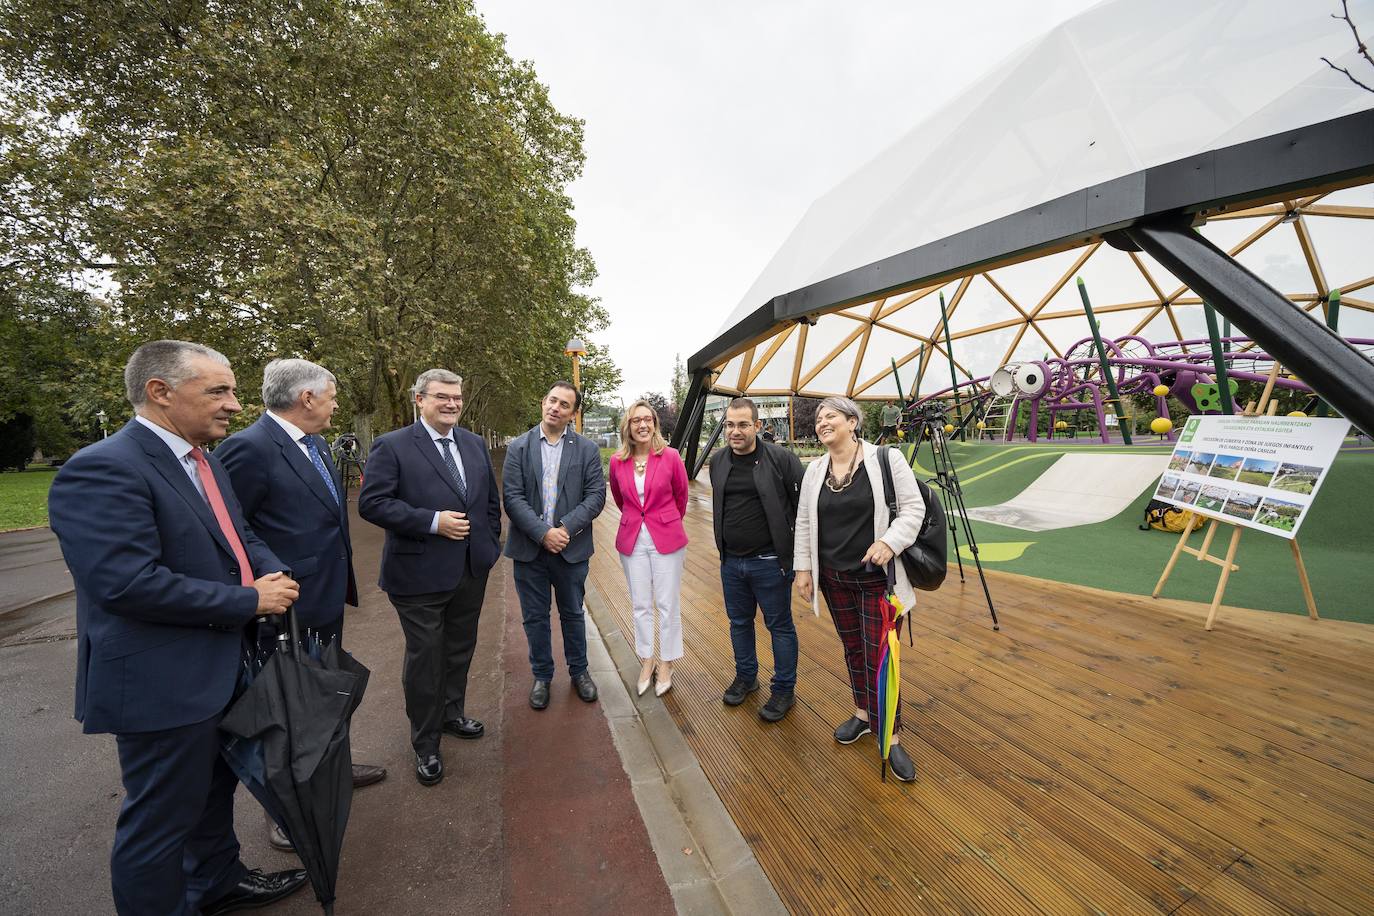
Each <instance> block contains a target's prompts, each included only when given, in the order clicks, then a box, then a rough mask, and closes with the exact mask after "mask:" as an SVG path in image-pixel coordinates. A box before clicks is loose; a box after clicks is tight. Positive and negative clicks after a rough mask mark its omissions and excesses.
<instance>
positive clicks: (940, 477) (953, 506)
mask: <svg viewBox="0 0 1374 916" xmlns="http://www.w3.org/2000/svg"><path fill="white" fill-rule="evenodd" d="M913 425H914V426H915V427H916V432H917V437H916V448H915V449H914V450H913V452H912V461H913V463H914V462H915V459H916V457H917V456H918V455H919V454H920V452H921V443H922V442H924V441H926V440H929V441H930V449H931V452H932V455H933V458H934V462H933V463H934V465H935V476H934V477H932V478H931V479H930V480H929V481H928V483H931V484H934V485H935V486H936V487H938V488H939V490H940V502H941V504H943V505H944V507H945V519H946V520H947V522H948V524H949V533H950V534H952V535H953V536H954V558H955V560H957V561H958V563H959V581H960V582H964V581H965V579H964V559H963V557H962V556H961V555H960V553H959V525H960V524H961V523H962V524H963V526H964V539H965V541H966V542H967V543H968V549H969V553H970V554H972V555H973V564H974V566H975V567H976V568H977V570H978V581H979V582H981V583H982V585H983V596H984V597H985V598H986V599H987V602H988V613H989V614H991V615H992V628H993V629H994V630H1000V629H1001V628H1002V627H1001V624H1000V623H998V621H997V608H995V607H993V604H992V592H991V591H989V590H988V577H987V576H986V575H984V574H983V564H982V562H981V561H980V560H979V559H978V540H977V538H975V537H974V536H973V525H972V524H970V523H969V518H968V507H967V506H965V505H964V491H963V489H962V488H961V487H960V486H959V475H958V473H957V472H956V471H955V470H954V459H953V458H952V457H950V454H949V440H948V439H946V438H945V417H944V415H943V414H926V415H925V416H921V417H918V418H917V420H916V422H915V423H914V424H913Z"/></svg>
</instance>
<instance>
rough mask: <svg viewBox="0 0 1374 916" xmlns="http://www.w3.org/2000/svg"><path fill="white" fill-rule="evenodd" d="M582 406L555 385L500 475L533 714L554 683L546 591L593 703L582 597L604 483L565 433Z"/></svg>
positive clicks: (590, 457) (566, 652)
mask: <svg viewBox="0 0 1374 916" xmlns="http://www.w3.org/2000/svg"><path fill="white" fill-rule="evenodd" d="M581 404H582V394H581V392H579V391H578V390H577V389H576V388H574V387H573V386H572V385H571V384H570V383H568V382H563V381H559V382H554V383H553V387H552V388H550V389H549V393H548V394H546V395H545V396H544V400H543V402H542V404H541V405H540V410H541V412H542V414H543V421H542V422H541V423H540V424H539V425H538V426H536V427H535V428H534V429H532V430H530V431H529V432H527V433H525V434H524V435H522V436H520V437H518V438H517V439H515V441H513V442H512V443H511V444H510V447H509V448H508V449H507V450H506V463H505V466H504V469H503V472H502V476H503V480H502V483H501V493H502V502H503V503H504V504H505V507H506V515H507V516H509V517H510V521H511V532H510V537H509V539H507V541H506V556H508V557H510V558H511V559H512V560H514V561H515V587H516V590H517V591H518V592H519V594H520V614H521V617H522V619H523V621H524V625H525V639H526V641H527V642H528V643H529V647H530V669H531V670H532V671H533V673H534V686H533V687H532V688H531V689H530V706H532V707H533V708H535V709H544V708H545V707H547V706H548V705H549V683H550V682H551V681H552V680H553V641H552V631H551V626H550V621H549V617H550V609H549V595H550V591H551V590H552V593H553V597H554V599H555V600H556V603H557V604H558V622H559V625H560V627H561V628H562V631H563V656H564V659H565V660H566V661H567V664H568V674H569V675H571V676H572V683H573V687H574V688H575V689H576V690H577V695H578V696H579V697H581V698H582V699H583V700H585V701H586V702H588V703H591V702H594V701H595V700H596V684H595V683H593V681H592V677H591V675H590V674H588V673H587V630H586V621H585V619H584V618H583V611H582V596H583V593H584V589H585V586H586V582H587V561H588V559H589V558H590V557H591V555H592V546H593V545H592V522H593V521H594V520H595V519H596V517H597V516H598V515H600V514H601V510H602V508H603V507H604V506H605V505H606V477H605V475H604V474H603V473H602V472H601V452H600V450H599V449H598V448H597V447H596V443H594V442H592V441H591V440H590V439H587V438H585V437H583V436H579V435H578V434H577V433H575V432H573V431H572V429H571V428H569V424H570V423H571V421H572V418H573V417H574V416H575V415H576V413H577V408H578V407H580V406H581Z"/></svg>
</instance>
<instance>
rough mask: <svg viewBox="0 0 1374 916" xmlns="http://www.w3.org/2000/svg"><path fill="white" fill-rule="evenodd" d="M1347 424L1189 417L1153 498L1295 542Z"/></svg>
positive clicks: (1297, 419) (1309, 419)
mask: <svg viewBox="0 0 1374 916" xmlns="http://www.w3.org/2000/svg"><path fill="white" fill-rule="evenodd" d="M1349 429H1350V424H1349V423H1348V422H1347V421H1345V420H1340V419H1331V418H1320V417H1241V416H1205V417H1189V418H1188V422H1187V423H1185V424H1184V426H1183V429H1182V430H1181V431H1180V433H1179V437H1178V442H1177V444H1175V446H1174V453H1173V455H1172V456H1171V457H1170V459H1169V467H1168V469H1167V470H1166V471H1165V472H1164V476H1163V477H1161V478H1160V481H1159V487H1158V488H1157V489H1156V490H1155V499H1158V500H1162V501H1163V502H1167V503H1171V504H1173V505H1175V506H1179V507H1180V508H1184V509H1192V510H1194V511H1195V512H1197V513H1199V514H1200V515H1204V516H1206V517H1208V518H1215V519H1220V520H1221V521H1223V522H1231V523H1232V524H1236V525H1243V526H1245V527H1246V528H1254V529H1256V530H1259V531H1264V532H1268V533H1269V534H1277V535H1279V536H1280V537H1285V538H1289V539H1292V538H1294V537H1296V536H1297V534H1298V528H1299V527H1301V526H1302V520H1303V518H1304V517H1305V516H1306V515H1307V510H1308V508H1309V507H1310V506H1311V505H1312V500H1313V499H1314V498H1316V495H1317V490H1318V489H1319V488H1320V487H1321V483H1322V480H1323V479H1324V478H1325V477H1326V472H1327V470H1328V469H1329V468H1330V467H1331V462H1333V461H1335V460H1336V453H1337V452H1338V451H1339V450H1340V447H1341V440H1342V439H1344V438H1345V435H1346V433H1347V432H1348V431H1349Z"/></svg>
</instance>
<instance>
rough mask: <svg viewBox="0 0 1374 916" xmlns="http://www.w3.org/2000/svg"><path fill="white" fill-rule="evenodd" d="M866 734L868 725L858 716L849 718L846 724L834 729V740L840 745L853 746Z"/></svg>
mask: <svg viewBox="0 0 1374 916" xmlns="http://www.w3.org/2000/svg"><path fill="white" fill-rule="evenodd" d="M866 734H868V723H867V722H865V721H864V720H863V719H860V718H859V717H858V716H850V717H849V720H848V721H847V722H845V723H844V724H843V725H841V726H840V727H839V728H837V729H835V740H836V741H838V742H840V743H841V744H853V743H854V742H855V741H858V740H859V739H860V738H862V737H863V736H864V735H866Z"/></svg>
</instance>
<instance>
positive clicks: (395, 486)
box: [358, 369, 501, 786]
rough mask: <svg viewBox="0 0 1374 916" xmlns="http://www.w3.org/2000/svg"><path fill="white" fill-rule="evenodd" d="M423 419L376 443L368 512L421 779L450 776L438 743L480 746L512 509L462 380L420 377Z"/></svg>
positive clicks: (444, 374) (365, 495)
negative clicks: (491, 576) (479, 652)
mask: <svg viewBox="0 0 1374 916" xmlns="http://www.w3.org/2000/svg"><path fill="white" fill-rule="evenodd" d="M412 392H413V394H414V396H415V404H416V407H417V408H418V409H419V412H420V419H419V420H418V421H417V422H416V423H415V424H414V425H412V426H408V427H406V428H404V429H398V430H396V431H395V432H391V433H387V434H386V435H385V436H381V437H379V438H378V439H377V440H376V441H375V442H373V443H372V452H371V454H370V455H369V456H368V459H367V473H366V475H365V476H364V479H363V488H362V492H360V493H359V494H358V514H359V515H360V516H362V517H363V518H365V519H367V520H368V521H369V522H371V523H372V524H374V525H377V526H378V527H380V528H385V529H386V547H385V548H384V550H383V552H382V575H381V583H380V584H381V588H382V590H383V591H384V592H386V593H387V596H388V597H389V598H390V599H391V603H392V604H393V605H394V606H395V608H396V615H397V616H398V617H399V618H400V620H401V629H402V630H403V631H404V632H405V640H406V655H405V667H404V668H403V669H402V673H401V684H402V686H403V687H404V689H405V697H406V716H407V717H408V718H409V719H410V741H411V746H412V747H413V748H414V750H415V778H416V779H417V780H419V782H420V784H421V785H425V786H432V785H435V784H437V783H438V782H439V781H440V780H441V779H443V778H444V762H443V758H442V756H440V752H439V739H440V737H441V736H442V735H443V734H444V733H445V732H446V733H448V734H450V735H454V736H455V737H458V738H480V737H481V736H482V734H483V732H484V730H485V729H484V728H483V726H482V723H481V722H479V721H478V720H476V719H474V718H471V717H469V716H468V715H467V708H466V698H467V683H468V667H469V666H470V665H471V663H472V653H473V650H474V649H475V648H476V646H477V621H478V618H479V616H480V614H481V612H482V599H483V597H484V596H485V594H486V588H487V573H488V572H490V571H491V568H492V566H494V565H495V564H496V561H497V559H499V557H500V547H499V542H500V539H501V501H500V496H499V494H498V493H497V492H496V475H495V472H494V471H493V470H492V466H491V456H490V455H489V454H488V453H487V446H486V443H485V442H483V441H482V438H481V437H480V436H478V435H476V434H475V433H471V432H469V431H467V430H465V429H461V428H459V427H458V425H457V424H458V417H459V416H460V415H461V414H462V412H463V379H462V378H461V377H460V376H458V375H455V374H454V373H452V372H449V371H448V370H446V369H430V370H428V371H426V372H422V373H420V377H419V378H417V379H416V380H415V387H414V388H413V389H412Z"/></svg>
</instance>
